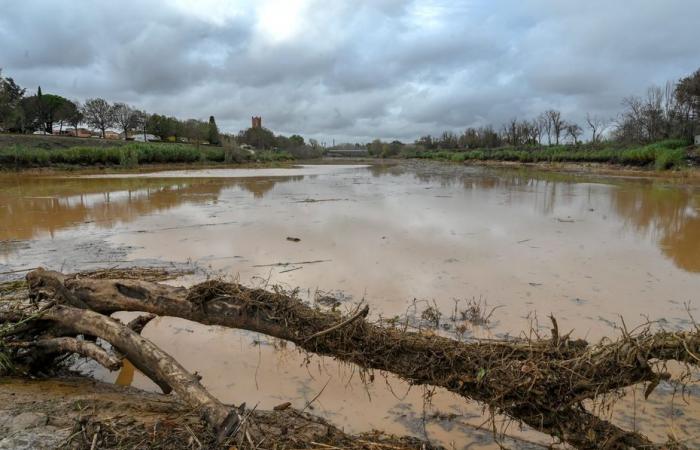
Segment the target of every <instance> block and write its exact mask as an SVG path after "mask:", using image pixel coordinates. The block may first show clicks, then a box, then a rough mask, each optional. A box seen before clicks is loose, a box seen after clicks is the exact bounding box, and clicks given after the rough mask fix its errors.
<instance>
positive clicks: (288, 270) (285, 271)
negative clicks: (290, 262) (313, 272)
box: [279, 267, 303, 273]
mask: <svg viewBox="0 0 700 450" xmlns="http://www.w3.org/2000/svg"><path fill="white" fill-rule="evenodd" d="M300 269H303V267H295V268H293V269H287V270H280V272H279V273H287V272H294V271H295V270H300Z"/></svg>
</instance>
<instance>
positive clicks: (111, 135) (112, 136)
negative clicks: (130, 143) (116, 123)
mask: <svg viewBox="0 0 700 450" xmlns="http://www.w3.org/2000/svg"><path fill="white" fill-rule="evenodd" d="M105 139H121V136H120V135H119V133H117V132H116V131H109V130H107V131H105Z"/></svg>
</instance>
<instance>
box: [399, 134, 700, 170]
mask: <svg viewBox="0 0 700 450" xmlns="http://www.w3.org/2000/svg"><path fill="white" fill-rule="evenodd" d="M402 156H403V157H406V158H421V159H437V160H447V161H454V162H464V161H512V162H522V163H538V162H573V163H606V164H617V165H626V166H635V167H647V168H654V169H656V170H669V169H679V168H683V167H687V166H688V165H689V164H690V162H691V159H692V158H691V156H690V152H689V150H688V147H687V142H685V141H681V140H666V141H661V142H656V143H653V144H649V145H646V146H642V147H630V148H623V149H621V148H614V147H600V146H597V147H593V146H590V145H581V146H565V145H559V146H551V147H535V148H514V147H504V148H496V149H475V150H462V151H456V150H434V151H420V150H416V149H411V150H407V151H405V152H403V154H402Z"/></svg>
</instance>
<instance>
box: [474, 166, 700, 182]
mask: <svg viewBox="0 0 700 450" xmlns="http://www.w3.org/2000/svg"><path fill="white" fill-rule="evenodd" d="M462 164H464V165H466V166H474V167H494V168H506V169H528V170H537V171H541V172H559V173H570V174H583V175H603V176H609V177H623V178H652V179H664V180H670V181H679V182H692V183H696V182H697V183H700V167H686V168H683V169H676V170H662V171H659V170H654V169H651V168H640V167H635V166H624V165H619V164H608V163H576V162H548V161H539V162H513V161H465V162H464V163H462Z"/></svg>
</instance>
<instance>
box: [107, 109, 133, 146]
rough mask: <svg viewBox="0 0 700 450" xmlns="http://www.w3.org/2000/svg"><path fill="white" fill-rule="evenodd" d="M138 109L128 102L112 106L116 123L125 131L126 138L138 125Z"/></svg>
mask: <svg viewBox="0 0 700 450" xmlns="http://www.w3.org/2000/svg"><path fill="white" fill-rule="evenodd" d="M136 113H137V111H136V110H135V109H134V108H132V107H131V106H129V105H127V104H126V103H115V104H114V106H112V114H113V115H114V124H115V125H118V126H119V128H120V129H121V130H122V131H123V132H124V140H126V139H127V138H128V137H129V131H130V130H133V129H134V128H136V127H137V126H138V116H137V115H136Z"/></svg>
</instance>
